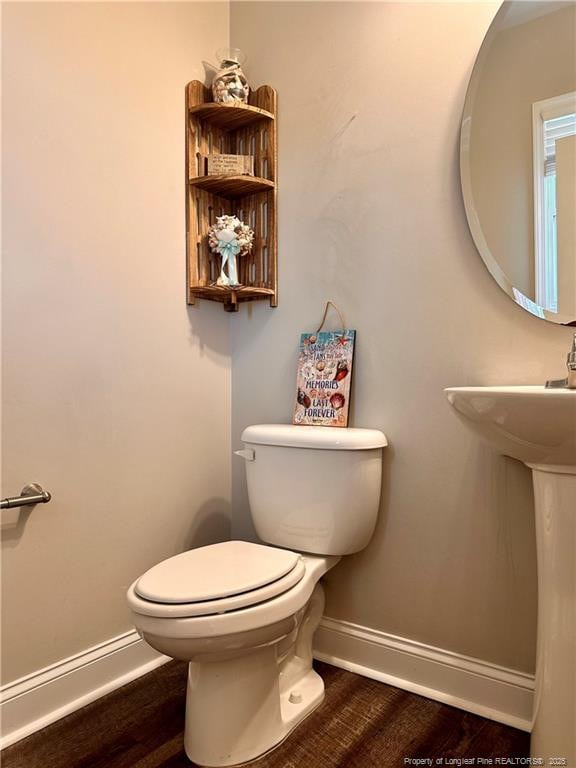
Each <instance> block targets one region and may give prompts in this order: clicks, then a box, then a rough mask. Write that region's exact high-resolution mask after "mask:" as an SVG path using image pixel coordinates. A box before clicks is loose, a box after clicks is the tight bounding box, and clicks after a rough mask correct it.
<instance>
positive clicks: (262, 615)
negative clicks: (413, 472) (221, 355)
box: [128, 425, 386, 767]
mask: <svg viewBox="0 0 576 768" xmlns="http://www.w3.org/2000/svg"><path fill="white" fill-rule="evenodd" d="M242 439H243V441H244V443H245V445H246V446H247V448H246V449H245V450H244V451H242V452H241V454H242V456H243V457H244V459H245V460H246V467H247V477H248V494H249V500H250V506H251V511H252V514H253V517H254V522H255V526H256V530H257V532H258V533H259V535H260V536H261V538H262V539H263V540H265V541H266V542H268V543H266V544H255V543H251V542H244V541H228V542H222V543H219V544H212V545H209V546H206V547H200V548H198V549H194V550H190V551H188V552H184V553H182V554H179V555H175V556H174V557H171V558H169V559H168V560H165V561H163V562H161V563H159V564H158V565H156V566H154V567H152V568H151V569H150V570H149V571H147V572H146V573H145V574H144V575H143V576H141V577H140V578H139V579H137V580H136V581H135V582H134V583H133V584H132V585H131V587H130V589H129V590H128V604H129V606H130V609H131V612H132V619H133V622H134V625H135V626H136V628H137V629H138V631H139V633H140V634H141V636H142V637H143V639H144V640H145V641H146V642H147V643H148V644H149V645H151V646H152V647H153V648H155V649H156V650H157V651H159V652H161V653H164V654H166V655H168V656H171V657H172V658H175V659H181V660H184V661H187V662H189V669H188V687H187V697H186V727H185V735H184V745H185V750H186V754H187V755H188V757H189V758H190V759H191V760H192V761H193V762H195V763H197V764H199V765H202V766H213V767H216V766H229V765H236V764H239V763H243V762H247V761H250V760H254V759H255V758H257V757H259V756H261V755H263V754H264V753H265V752H267V751H268V750H270V749H272V748H273V747H274V746H276V745H277V744H279V743H280V742H281V741H282V740H283V739H284V738H285V737H286V736H287V735H288V734H289V733H290V732H291V731H292V730H293V729H294V728H295V727H296V726H297V725H298V723H299V722H301V721H302V720H303V719H304V718H305V717H306V716H307V715H308V714H310V713H311V712H312V711H313V710H314V709H315V708H316V707H317V706H318V705H319V704H320V703H321V702H322V699H323V697H324V684H323V681H322V679H321V678H320V676H319V675H318V674H317V673H316V672H315V671H314V670H313V669H312V641H313V635H314V632H315V630H316V628H317V627H318V624H319V622H320V619H321V617H322V614H323V610H324V592H323V589H322V586H321V584H320V583H319V582H320V579H321V578H322V576H323V575H324V574H325V573H327V572H328V571H329V570H330V569H331V568H333V567H334V566H335V565H336V564H337V563H338V561H339V560H340V558H341V556H342V555H343V554H347V553H349V552H353V551H358V550H359V549H362V548H363V547H364V546H365V545H366V543H367V542H368V540H369V539H370V536H371V535H372V531H373V528H374V524H375V521H376V517H377V511H378V502H379V498H380V479H381V451H382V447H383V446H385V445H386V438H385V437H384V435H383V434H382V433H381V432H378V431H377V430H359V429H356V430H343V429H337V428H328V427H316V428H312V430H311V431H310V429H308V428H306V427H291V426H288V425H261V426H259V427H249V428H248V429H247V430H245V431H244V434H243V436H242ZM331 473H332V475H333V476H332V477H330V474H331ZM295 544H298V546H295Z"/></svg>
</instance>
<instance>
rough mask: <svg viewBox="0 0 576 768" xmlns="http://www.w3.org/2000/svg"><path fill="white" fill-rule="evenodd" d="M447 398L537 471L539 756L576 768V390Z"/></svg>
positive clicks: (469, 391)
mask: <svg viewBox="0 0 576 768" xmlns="http://www.w3.org/2000/svg"><path fill="white" fill-rule="evenodd" d="M445 392H446V395H447V397H448V400H449V401H450V404H451V405H452V406H453V407H454V408H455V410H456V413H457V414H458V416H460V418H461V419H462V421H464V423H465V424H466V425H467V426H468V427H469V428H470V429H472V431H473V432H475V433H476V434H477V435H479V436H480V437H482V438H484V439H485V440H487V441H488V442H489V443H491V444H492V445H493V446H494V447H495V448H496V449H497V450H498V451H500V453H503V454H505V455H506V456H512V458H514V459H520V461H523V462H524V463H525V464H528V466H529V467H531V469H532V479H533V483H534V509H535V513H536V549H537V553H538V643H537V645H538V650H537V659H536V689H535V692H534V713H533V727H532V739H531V754H532V757H534V758H540V759H542V760H543V761H544V762H543V763H542V765H563V766H570V768H576V390H569V389H546V388H545V387H453V388H451V389H446V390H445ZM554 760H557V761H558V762H553V761H554Z"/></svg>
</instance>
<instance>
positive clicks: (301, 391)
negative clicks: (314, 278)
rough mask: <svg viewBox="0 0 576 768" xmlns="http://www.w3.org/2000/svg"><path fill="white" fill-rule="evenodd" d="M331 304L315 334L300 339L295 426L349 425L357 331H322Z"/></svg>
mask: <svg viewBox="0 0 576 768" xmlns="http://www.w3.org/2000/svg"><path fill="white" fill-rule="evenodd" d="M329 304H332V302H328V304H327V305H326V311H325V312H324V318H323V320H322V324H321V325H320V328H319V329H318V330H317V331H316V333H303V334H302V335H301V337H300V356H299V358H298V377H297V382H296V386H297V391H296V403H295V406H294V417H293V419H292V423H293V424H300V425H315V426H322V427H346V426H348V409H349V407H350V381H351V378H352V362H353V358H354V342H355V340H356V331H352V330H349V329H345V330H342V331H321V328H322V326H323V325H324V320H325V318H326V313H327V311H328V305H329ZM332 306H334V305H332ZM339 314H340V313H339ZM342 325H344V323H343V322H342Z"/></svg>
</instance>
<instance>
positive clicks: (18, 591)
mask: <svg viewBox="0 0 576 768" xmlns="http://www.w3.org/2000/svg"><path fill="white" fill-rule="evenodd" d="M227 41H228V6H227V5H225V4H223V3H218V4H215V3H205V4H203V3H191V4H189V3H185V4H181V3H174V4H170V3H168V4H163V3H102V4H98V3H61V4H60V3H55V4H53V3H40V4H34V3H14V4H11V3H8V4H4V7H3V56H4V61H3V64H4V71H3V74H4V82H3V86H4V89H3V90H4V94H3V95H4V104H3V107H4V123H3V129H4V136H3V140H4V146H3V150H4V155H3V160H4V162H3V185H4V187H3V197H4V210H3V222H4V233H3V234H4V241H3V248H4V262H3V278H4V298H3V324H4V328H3V330H4V339H3V373H4V388H3V395H4V398H3V422H4V423H3V427H4V429H3V449H4V451H3V453H4V463H3V493H4V494H6V495H7V494H17V493H18V492H19V491H20V489H21V488H22V486H23V485H24V484H25V483H26V482H29V481H31V480H33V481H39V482H42V483H43V484H44V485H45V486H46V487H47V488H48V489H49V490H50V491H52V493H53V495H54V499H53V501H52V502H51V503H50V504H49V505H47V506H46V507H38V508H36V509H35V510H34V511H33V512H32V513H31V514H30V515H29V516H28V515H27V514H24V513H23V514H22V515H20V517H19V516H18V512H17V510H16V511H15V512H14V513H10V514H5V513H3V515H2V517H3V521H4V524H3V530H2V533H3V560H2V576H3V579H2V584H3V593H2V598H3V601H2V618H3V625H2V626H3V643H2V651H3V659H2V671H3V674H4V679H5V681H8V680H13V679H15V678H17V677H20V676H21V675H25V674H27V673H29V672H32V671H33V670H36V669H38V668H41V667H43V666H45V665H47V664H49V663H51V662H54V661H56V660H59V659H61V658H64V657H66V656H69V655H71V654H73V653H76V652H78V651H81V650H84V649H85V648H87V647H89V646H91V645H95V644H96V643H98V642H101V641H103V640H107V639H108V638H110V637H112V636H114V635H117V634H120V633H121V632H125V631H128V630H130V629H132V625H131V621H130V615H129V612H128V610H127V605H126V600H125V592H126V589H127V587H128V586H129V584H130V583H131V581H132V580H133V579H135V578H136V577H137V576H139V575H140V574H141V573H142V572H143V571H144V570H145V569H146V568H148V567H150V566H151V565H152V564H153V563H156V562H158V561H159V560H161V559H163V558H164V557H167V556H168V555H171V554H174V553H175V552H180V551H182V550H183V549H186V548H187V547H190V546H192V545H199V544H205V543H208V542H210V541H215V540H220V539H225V538H227V537H228V535H229V513H230V479H229V468H230V461H229V449H228V446H229V439H230V438H229V435H230V423H229V407H230V406H229V398H230V354H229V348H228V318H227V317H225V315H224V312H223V311H222V309H221V308H220V307H219V306H216V305H214V304H208V303H204V304H203V305H202V306H200V307H199V308H195V309H192V310H190V309H188V308H187V307H186V298H185V283H184V273H185V272H184V252H185V239H184V200H185V197H184V163H183V160H184V85H185V83H186V82H188V81H189V80H191V79H193V78H194V77H196V78H203V76H204V70H203V67H202V60H203V59H208V60H210V59H212V58H213V56H214V51H215V50H216V49H217V48H218V47H220V46H222V45H226V44H227Z"/></svg>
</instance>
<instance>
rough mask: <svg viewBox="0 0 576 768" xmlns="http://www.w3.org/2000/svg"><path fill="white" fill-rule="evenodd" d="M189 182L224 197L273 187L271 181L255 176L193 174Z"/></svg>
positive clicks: (239, 195) (249, 193)
mask: <svg viewBox="0 0 576 768" xmlns="http://www.w3.org/2000/svg"><path fill="white" fill-rule="evenodd" d="M190 184H192V185H193V186H194V187H199V188H200V189H205V190H206V191H207V192H212V194H214V195H224V196H225V197H241V196H242V195H252V194H254V192H262V191H263V190H267V189H274V187H275V184H274V182H273V181H270V180H269V179H261V178H259V177H256V176H195V177H194V178H193V179H190Z"/></svg>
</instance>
